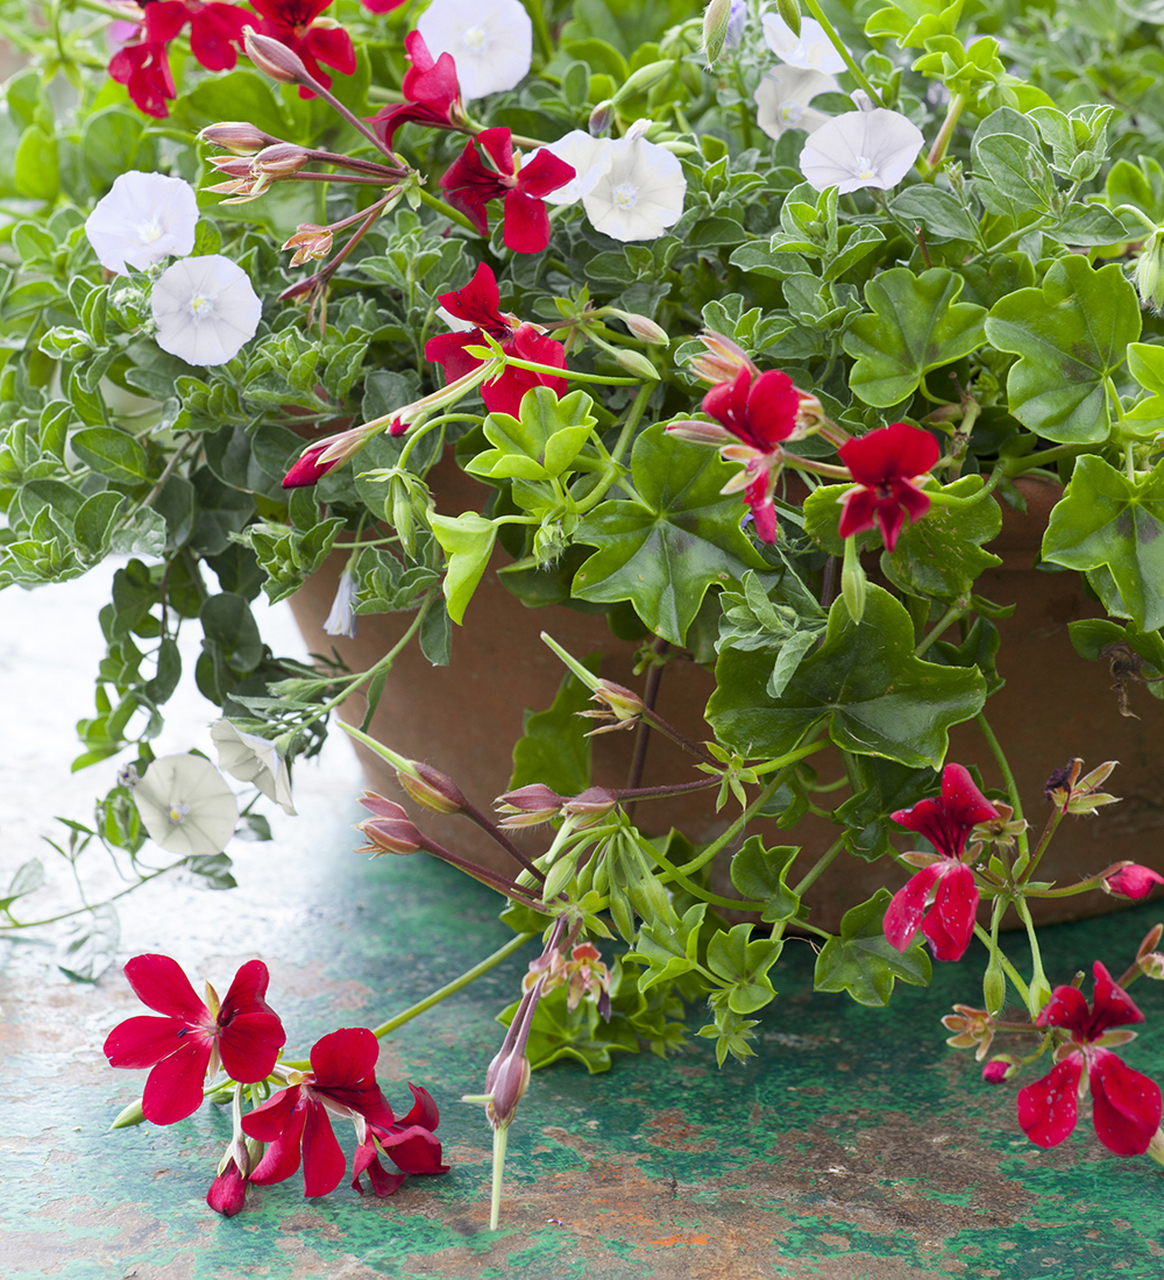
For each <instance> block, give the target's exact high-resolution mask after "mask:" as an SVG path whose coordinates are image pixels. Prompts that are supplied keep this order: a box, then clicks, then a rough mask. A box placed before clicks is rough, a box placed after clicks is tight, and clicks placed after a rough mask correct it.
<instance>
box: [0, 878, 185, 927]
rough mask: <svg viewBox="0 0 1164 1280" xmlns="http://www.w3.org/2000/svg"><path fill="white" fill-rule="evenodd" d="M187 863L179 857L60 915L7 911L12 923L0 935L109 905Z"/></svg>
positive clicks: (53, 922)
mask: <svg viewBox="0 0 1164 1280" xmlns="http://www.w3.org/2000/svg"><path fill="white" fill-rule="evenodd" d="M185 865H186V859H185V858H179V859H178V861H177V862H171V863H170V865H169V866H168V867H161V868H159V870H157V871H151V872H150V873H149V875H145V876H141V877H140V878H139V879H137V880H135V881H134V882H133V884H131V885H130V886H129V887H128V888H125V889H121V890H119V891H118V892H117V893H115V894H113V895H112V896H111V897H108V898H106V899H105V901H104V902H98V903H97V904H96V905H92V906H90V905H86V906H82V907H74V908H73V910H72V911H62V912H61V914H60V915H59V916H46V917H45V919H43V920H17V919H16V917H15V916H14V915H13V914H12V912H11V911H5V915H7V917H8V918H9V920H11V921H12V923H11V924H10V925H9V924H5V925H0V937H3V936H4V935H5V934H7V933H14V932H15V931H16V930H17V929H39V928H40V927H41V925H46V924H56V923H57V921H58V920H69V919H71V918H72V917H73V916H79V915H83V914H84V913H85V912H86V911H96V910H97V908H98V907H104V906H108V905H109V903H111V902H116V901H117V900H118V898H124V897H125V895H126V894H127V893H133V891H134V890H135V889H140V888H141V886H142V885H143V884H146V883H147V882H148V881H150V880H156V879H157V878H158V876H164V875H165V874H166V872H167V871H176V870H177V869H178V868H179V867H183V866H185Z"/></svg>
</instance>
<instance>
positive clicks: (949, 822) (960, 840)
mask: <svg viewBox="0 0 1164 1280" xmlns="http://www.w3.org/2000/svg"><path fill="white" fill-rule="evenodd" d="M891 816H892V818H893V821H894V822H899V823H900V824H901V825H902V826H903V827H905V828H906V829H907V830H909V831H916V832H918V833H919V834H920V835H923V836H925V838H926V839H927V840H928V841H929V842H930V844H932V845H933V846H934V848H935V849H936V850H937V851H938V853H937V856H936V857H935V858H934V859H933V861H932V862H930V863H929V864H928V865H927V866H925V867H923V868H922V869H921V870H920V871H919V872H918V873H917V875H915V876H913V877H912V878H911V879H910V881H909V883H908V884H907V885H906V886H905V888H904V889H899V890H898V891H897V892H896V893H895V894H894V895H893V901H892V902H890V904H889V908H888V910H887V911H886V912H885V922H884V925H883V928H884V930H885V937H886V938H887V939H888V941H889V942H891V943H892V944H893V945H894V946H895V947H896V948H897V949H898V951H904V950H905V949H906V948H907V947H908V946H909V945H910V943H912V942H913V940H914V937H915V935H916V934H917V931H918V929H921V931H922V933H924V934H925V936H926V937H927V938H928V939H929V940H930V945H931V947H932V948H933V952H934V955H935V956H936V957H937V958H938V959H939V960H961V958H962V955H963V953H964V952H965V950H966V948H967V947H968V946H969V945H970V939H971V937H972V936H973V934H974V917H975V915H976V913H977V911H978V886H977V885H976V884H975V883H974V872H973V871H971V869H970V868H969V867H968V866H967V865H966V863H965V862H963V861H962V856H963V854H964V852H965V850H966V840H967V838H968V836H969V835H970V831H971V829H972V828H974V827H976V826H977V825H978V824H979V823H980V822H989V821H991V820H992V819H994V818H997V817H999V813H998V810H997V809H995V807H994V805H992V804H991V803H990V801H989V800H987V799H986V797H985V796H984V795H983V794H982V792H981V791H979V790H978V788H977V787H976V786H975V785H974V781H973V779H972V778H971V777H970V774H969V772H968V771H967V770H966V769H965V768H963V766H962V765H960V764H948V765H946V767H945V769H943V770H942V794H941V797H940V798H939V799H935V800H919V801H918V803H917V804H915V805H914V806H913V808H912V809H898V810H897V812H896V813H894V814H892V815H891ZM915 856H920V857H923V858H925V857H928V856H929V855H926V854H921V855H915Z"/></svg>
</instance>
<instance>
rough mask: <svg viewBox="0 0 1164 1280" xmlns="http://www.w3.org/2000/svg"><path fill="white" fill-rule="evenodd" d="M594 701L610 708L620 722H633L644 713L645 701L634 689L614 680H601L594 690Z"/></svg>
mask: <svg viewBox="0 0 1164 1280" xmlns="http://www.w3.org/2000/svg"><path fill="white" fill-rule="evenodd" d="M594 701H595V702H601V703H603V704H605V705H606V706H607V707H609V708H610V710H611V712H612V713H613V715H614V716H615V718H616V719H618V720H633V719H634V718H635V717H636V716H641V715H642V713H643V709H644V708H643V700H642V698H640V697H639V695H638V694H637V693H635V691H634V690H633V689H628V688H627V687H626V685H624V684H615V682H614V681H613V680H599V681H598V684H597V685H596V687H595V689H594Z"/></svg>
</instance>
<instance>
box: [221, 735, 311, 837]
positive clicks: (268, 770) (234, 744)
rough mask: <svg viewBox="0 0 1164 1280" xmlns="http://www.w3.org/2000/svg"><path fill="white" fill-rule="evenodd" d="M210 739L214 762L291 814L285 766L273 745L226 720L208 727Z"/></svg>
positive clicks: (292, 814) (292, 811) (292, 815)
mask: <svg viewBox="0 0 1164 1280" xmlns="http://www.w3.org/2000/svg"><path fill="white" fill-rule="evenodd" d="M210 740H211V741H212V742H213V743H214V745H215V746H216V747H217V748H218V765H219V768H220V769H225V770H226V771H227V773H229V774H230V775H231V776H232V777H235V778H237V779H238V780H239V781H240V782H249V783H251V784H252V785H253V786H256V787H258V789H259V790H260V791H261V792H262V793H263V795H265V796H267V798H268V799H270V800H274V801H275V803H276V804H279V805H282V806H283V809H284V811H285V812H286V813H288V814H290V815H291V817H295V816H296V814H295V806H294V804H293V803H292V801H291V784H290V781H289V779H288V777H287V765H286V764H285V762H284V761H283V758H282V756H280V754H279V751H278V749H277V748H276V746H275V744H274V743H273V742H271V741H270V740H269V739H267V738H260V737H257V736H256V735H255V734H253V733H244V732H243V731H242V730H241V729H239V728H236V726H234V725H233V724H231V722H230V721H229V720H216V721H215V722H214V724H212V725H211V726H210Z"/></svg>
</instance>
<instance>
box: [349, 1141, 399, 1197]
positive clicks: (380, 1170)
mask: <svg viewBox="0 0 1164 1280" xmlns="http://www.w3.org/2000/svg"><path fill="white" fill-rule="evenodd" d="M362 1173H367V1175H368V1181H369V1182H370V1183H371V1184H372V1193H373V1194H374V1195H376V1196H380V1197H381V1198H383V1197H384V1196H390V1195H392V1194H393V1193H394V1192H395V1191H397V1190H398V1189H399V1187H400V1184H401V1183H402V1182H403V1181H404V1174H402V1173H389V1172H388V1170H387V1169H385V1168H384V1166H383V1165H382V1164H381V1163H380V1157H379V1155H378V1154H377V1152H376V1144H375V1142H374V1141H373V1139H372V1135H371V1133H369V1134H368V1139H367V1141H366V1142H365V1143H363V1145H362V1146H359V1147H357V1148H356V1154H355V1155H354V1156H353V1157H352V1188H353V1190H355V1191H358V1192H359V1193H360V1195H363V1194H364V1188H363V1186H362V1185H361V1183H360V1175H361V1174H362Z"/></svg>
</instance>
